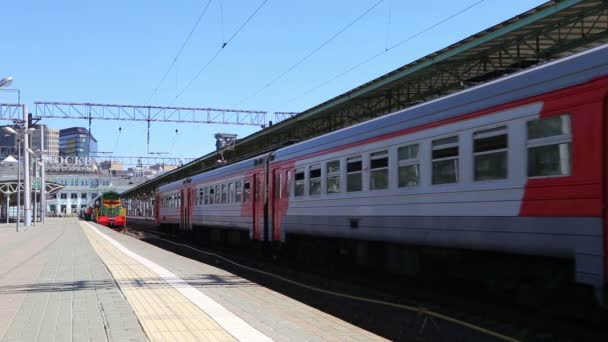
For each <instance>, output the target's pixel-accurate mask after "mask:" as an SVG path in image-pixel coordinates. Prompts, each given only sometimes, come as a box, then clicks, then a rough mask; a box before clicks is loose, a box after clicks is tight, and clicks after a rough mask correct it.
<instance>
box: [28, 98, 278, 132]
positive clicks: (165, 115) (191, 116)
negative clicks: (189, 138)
mask: <svg viewBox="0 0 608 342" xmlns="http://www.w3.org/2000/svg"><path fill="white" fill-rule="evenodd" d="M34 105H35V113H36V114H35V115H36V116H37V117H39V118H42V119H86V120H115V121H143V122H177V123H206V124H229V125H249V126H261V125H264V124H265V123H266V116H267V112H264V111H254V110H238V109H217V108H196V107H166V106H138V105H117V104H101V103H76V102H40V101H37V102H34Z"/></svg>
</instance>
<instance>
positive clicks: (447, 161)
mask: <svg viewBox="0 0 608 342" xmlns="http://www.w3.org/2000/svg"><path fill="white" fill-rule="evenodd" d="M432 146H433V154H432V156H433V184H447V183H456V182H458V137H457V136H454V137H449V138H443V139H438V140H433V145H432Z"/></svg>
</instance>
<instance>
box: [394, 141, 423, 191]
mask: <svg viewBox="0 0 608 342" xmlns="http://www.w3.org/2000/svg"><path fill="white" fill-rule="evenodd" d="M418 150H419V146H418V144H411V145H407V146H402V147H399V149H398V150H397V155H398V157H399V187H400V188H406V187H413V186H418V184H420V161H419V160H418Z"/></svg>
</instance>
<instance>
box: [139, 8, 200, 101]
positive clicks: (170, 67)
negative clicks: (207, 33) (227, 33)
mask: <svg viewBox="0 0 608 342" xmlns="http://www.w3.org/2000/svg"><path fill="white" fill-rule="evenodd" d="M210 4H211V0H209V1H207V4H206V5H205V7H204V8H203V11H202V12H201V14H200V15H199V16H198V19H197V20H196V22H195V23H194V26H193V27H192V29H191V30H190V33H188V36H187V37H186V40H184V42H183V43H182V46H181V47H180V48H179V51H178V52H177V54H176V55H175V57H173V61H172V62H171V64H170V65H169V68H167V71H165V74H164V75H163V77H162V78H161V79H160V81H159V82H158V84H157V85H156V87H155V88H154V91H153V92H152V95H150V97H149V98H148V100H147V101H146V104H147V103H149V102H150V100H152V98H153V97H154V95H156V94H157V92H158V89H159V88H160V86H161V85H162V84H163V82H164V81H165V79H166V78H167V75H169V72H170V71H171V69H172V68H173V66H174V65H175V63H176V62H177V59H178V58H179V56H180V55H181V54H182V51H184V48H185V47H186V45H187V44H188V42H189V41H190V38H191V37H192V34H193V33H194V31H195V30H196V28H197V27H198V24H199V23H200V22H201V20H202V19H203V16H204V15H205V13H207V9H208V8H209V5H210Z"/></svg>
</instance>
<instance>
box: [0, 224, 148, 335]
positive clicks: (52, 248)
mask: <svg viewBox="0 0 608 342" xmlns="http://www.w3.org/2000/svg"><path fill="white" fill-rule="evenodd" d="M0 340H1V341H147V340H148V339H147V337H146V335H145V333H144V331H143V329H142V327H141V325H140V323H139V321H138V319H137V316H136V315H135V313H134V312H133V310H132V309H131V306H130V305H129V303H128V301H127V300H126V299H125V297H124V296H123V294H122V293H121V292H120V290H119V288H118V286H117V284H116V282H115V281H114V279H113V277H112V275H111V274H110V272H109V271H108V269H107V268H106V266H105V265H104V263H103V262H102V261H101V259H100V258H99V256H98V255H97V253H96V252H95V250H94V249H93V248H92V246H91V244H90V243H89V242H88V239H87V238H86V236H85V235H84V232H83V230H82V228H81V227H80V225H79V223H78V221H77V220H76V219H74V218H49V219H47V221H46V223H45V224H44V225H43V224H40V223H38V224H37V225H36V226H35V227H28V228H22V229H21V231H19V232H15V226H14V224H10V225H7V224H2V225H0Z"/></svg>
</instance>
